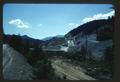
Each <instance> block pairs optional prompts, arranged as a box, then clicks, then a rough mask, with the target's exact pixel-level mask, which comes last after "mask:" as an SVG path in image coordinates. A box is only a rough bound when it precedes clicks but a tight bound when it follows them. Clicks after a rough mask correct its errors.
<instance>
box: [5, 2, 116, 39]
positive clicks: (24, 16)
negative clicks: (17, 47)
mask: <svg viewBox="0 0 120 82" xmlns="http://www.w3.org/2000/svg"><path fill="white" fill-rule="evenodd" d="M111 7H112V5H108V4H6V5H4V9H3V28H4V33H5V34H20V35H28V36H30V37H33V38H37V39H42V38H45V37H49V36H56V35H64V34H66V33H67V32H69V31H70V30H72V29H74V28H76V27H77V26H79V25H81V24H84V23H86V22H89V21H92V20H95V19H96V20H97V19H107V18H108V16H112V15H114V10H113V9H111Z"/></svg>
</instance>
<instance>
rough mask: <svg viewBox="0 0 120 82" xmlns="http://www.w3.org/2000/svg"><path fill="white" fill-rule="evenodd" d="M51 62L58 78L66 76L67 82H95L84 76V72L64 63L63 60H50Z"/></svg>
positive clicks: (79, 68)
mask: <svg viewBox="0 0 120 82" xmlns="http://www.w3.org/2000/svg"><path fill="white" fill-rule="evenodd" d="M51 62H52V66H53V68H54V69H55V72H56V74H57V75H58V76H60V77H64V76H66V79H68V80H96V79H94V78H92V77H91V76H88V75H86V74H85V73H84V72H85V71H86V70H84V69H82V68H81V67H78V66H74V65H72V64H70V63H68V62H66V60H65V59H61V58H57V59H51Z"/></svg>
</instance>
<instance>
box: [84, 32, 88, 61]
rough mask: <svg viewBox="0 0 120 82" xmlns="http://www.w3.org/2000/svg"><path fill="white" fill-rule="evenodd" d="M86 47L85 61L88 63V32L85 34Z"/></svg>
mask: <svg viewBox="0 0 120 82" xmlns="http://www.w3.org/2000/svg"><path fill="white" fill-rule="evenodd" d="M85 48H86V54H85V61H86V63H87V55H88V52H87V34H86V36H85Z"/></svg>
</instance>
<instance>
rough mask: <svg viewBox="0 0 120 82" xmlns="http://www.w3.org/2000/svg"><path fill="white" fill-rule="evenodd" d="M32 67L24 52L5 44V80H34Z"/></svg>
mask: <svg viewBox="0 0 120 82" xmlns="http://www.w3.org/2000/svg"><path fill="white" fill-rule="evenodd" d="M32 69H33V68H32V67H31V66H30V65H29V64H28V63H27V61H26V59H25V58H24V57H23V55H22V54H20V53H18V52H17V51H15V50H14V49H13V48H12V47H10V46H9V45H8V44H4V45H3V77H4V79H5V80H32V78H33V77H34V75H33V74H32V73H33V71H32Z"/></svg>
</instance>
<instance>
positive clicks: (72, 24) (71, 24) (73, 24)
mask: <svg viewBox="0 0 120 82" xmlns="http://www.w3.org/2000/svg"><path fill="white" fill-rule="evenodd" d="M67 26H69V27H78V26H79V25H78V24H76V23H69V24H68V25H67Z"/></svg>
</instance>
